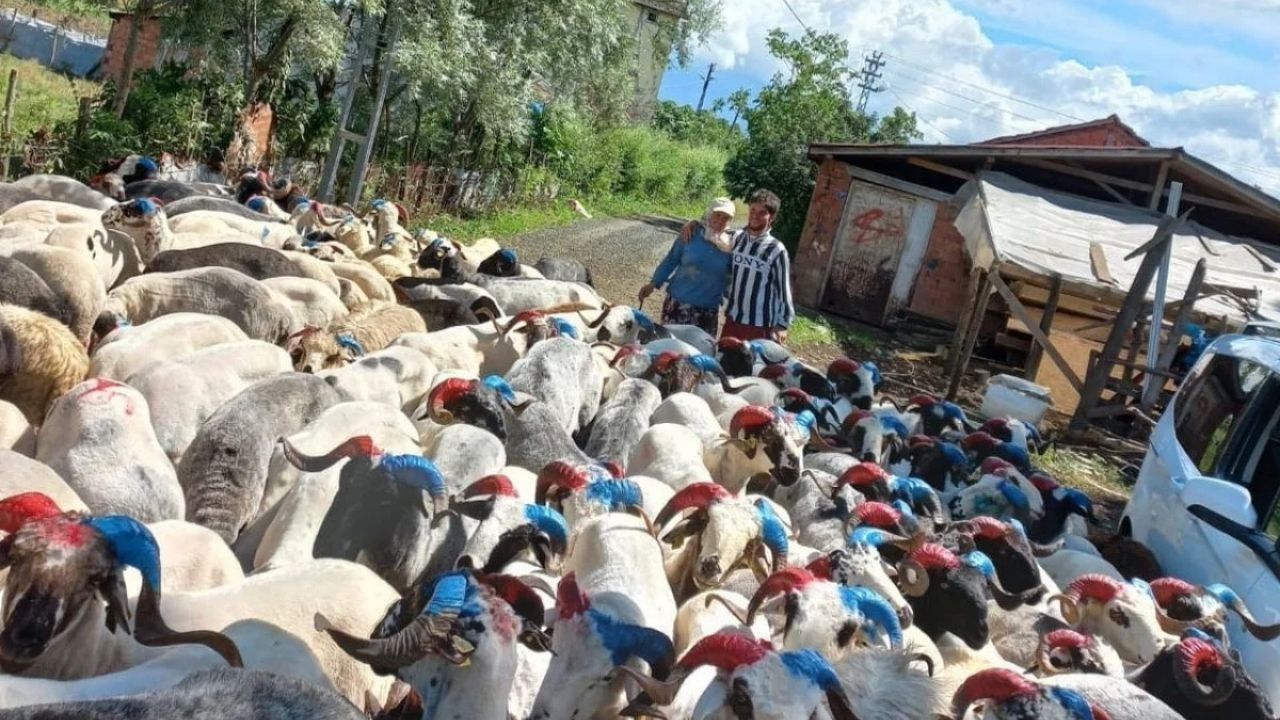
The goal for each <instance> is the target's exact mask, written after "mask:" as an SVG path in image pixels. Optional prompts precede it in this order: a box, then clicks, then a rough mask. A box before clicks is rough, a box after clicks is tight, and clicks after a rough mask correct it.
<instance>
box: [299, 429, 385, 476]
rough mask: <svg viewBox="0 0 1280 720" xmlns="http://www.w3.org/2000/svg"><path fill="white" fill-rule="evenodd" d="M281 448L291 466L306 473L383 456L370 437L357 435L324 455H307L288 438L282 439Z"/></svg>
mask: <svg viewBox="0 0 1280 720" xmlns="http://www.w3.org/2000/svg"><path fill="white" fill-rule="evenodd" d="M280 447H281V449H282V450H284V457H285V459H286V460H288V461H289V464H290V465H293V466H294V467H296V468H298V469H299V470H303V471H305V472H320V471H322V470H327V469H328V468H330V467H333V466H334V465H335V464H336V463H337V462H338V461H339V460H343V459H347V458H354V457H372V456H374V455H381V454H382V450H381V449H380V448H379V447H378V446H377V445H375V444H374V442H373V438H371V437H369V436H368V435H357V436H355V437H353V438H348V439H347V440H346V441H345V442H343V443H342V444H341V445H339V446H337V447H335V448H334V449H332V450H330V451H329V452H327V453H325V454H323V455H306V454H304V453H302V452H301V451H300V450H298V449H297V448H296V447H294V446H293V443H291V442H289V440H288V439H287V438H280Z"/></svg>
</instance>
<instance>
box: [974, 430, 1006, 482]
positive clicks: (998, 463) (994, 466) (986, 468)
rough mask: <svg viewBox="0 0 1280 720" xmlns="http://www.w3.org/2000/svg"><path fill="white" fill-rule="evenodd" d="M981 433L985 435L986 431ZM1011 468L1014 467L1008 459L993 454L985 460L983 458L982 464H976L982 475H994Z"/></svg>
mask: <svg viewBox="0 0 1280 720" xmlns="http://www.w3.org/2000/svg"><path fill="white" fill-rule="evenodd" d="M975 434H976V433H975ZM982 434H983V435H986V433H982ZM1013 469H1014V467H1013V465H1012V464H1010V463H1009V461H1008V460H1002V459H1000V458H998V457H995V456H992V457H989V458H987V459H986V460H983V461H982V464H981V465H979V466H978V470H979V471H980V472H981V473H982V474H983V475H996V474H998V473H999V471H1001V470H1005V471H1009V470H1013Z"/></svg>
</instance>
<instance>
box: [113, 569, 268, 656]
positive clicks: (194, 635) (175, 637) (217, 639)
mask: <svg viewBox="0 0 1280 720" xmlns="http://www.w3.org/2000/svg"><path fill="white" fill-rule="evenodd" d="M133 639H134V640H137V641H138V642H139V643H141V644H143V645H146V646H148V647H168V646H170V645H204V646H205V647H207V648H209V649H210V650H212V651H214V652H216V653H218V654H219V655H221V656H222V658H223V659H224V660H226V661H227V664H228V665H230V666H231V667H233V668H242V667H244V660H243V659H241V657H240V649H239V648H238V647H236V644H235V642H234V641H233V640H232V639H231V638H229V637H227V636H226V635H223V634H222V633H220V632H213V631H211V630H192V631H190V632H177V631H175V630H173V629H171V628H170V627H169V626H168V625H167V624H165V621H164V618H162V617H161V616H160V588H159V587H158V586H157V587H155V588H152V587H151V586H150V585H149V584H147V583H143V584H142V592H141V594H139V595H138V613H137V622H136V625H135V627H134V631H133Z"/></svg>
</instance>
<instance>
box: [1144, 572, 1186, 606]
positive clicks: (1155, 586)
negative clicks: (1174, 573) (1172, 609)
mask: <svg viewBox="0 0 1280 720" xmlns="http://www.w3.org/2000/svg"><path fill="white" fill-rule="evenodd" d="M1195 593H1196V586H1195V585H1192V584H1191V583H1189V582H1187V581H1186V580H1183V579H1182V578H1176V577H1162V578H1156V579H1155V580H1152V581H1151V594H1152V595H1155V596H1156V604H1158V605H1160V606H1161V607H1164V606H1166V605H1168V604H1169V603H1171V602H1173V601H1174V600H1176V599H1177V598H1178V597H1180V596H1182V595H1194V594H1195Z"/></svg>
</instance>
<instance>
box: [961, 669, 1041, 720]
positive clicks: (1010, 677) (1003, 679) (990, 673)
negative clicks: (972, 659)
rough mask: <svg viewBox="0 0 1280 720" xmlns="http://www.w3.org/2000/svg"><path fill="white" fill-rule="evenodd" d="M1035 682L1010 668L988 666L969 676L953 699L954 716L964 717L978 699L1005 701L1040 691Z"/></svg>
mask: <svg viewBox="0 0 1280 720" xmlns="http://www.w3.org/2000/svg"><path fill="white" fill-rule="evenodd" d="M1039 691H1040V690H1039V688H1038V687H1037V686H1036V684H1035V683H1033V682H1031V681H1030V680H1028V679H1027V678H1025V677H1023V676H1021V675H1019V674H1018V673H1016V672H1014V671H1013V670H1010V669H1008V668H988V669H986V670H983V671H981V672H978V673H975V674H973V675H971V676H969V679H968V680H965V681H964V684H962V685H961V686H960V689H959V690H956V694H955V696H954V697H953V698H952V700H951V714H952V717H957V718H960V717H964V714H965V712H966V711H967V710H968V709H969V706H970V705H972V704H973V703H974V702H976V701H978V700H996V701H1004V700H1008V699H1010V698H1014V697H1019V696H1022V695H1033V694H1035V693H1037V692H1039Z"/></svg>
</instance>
